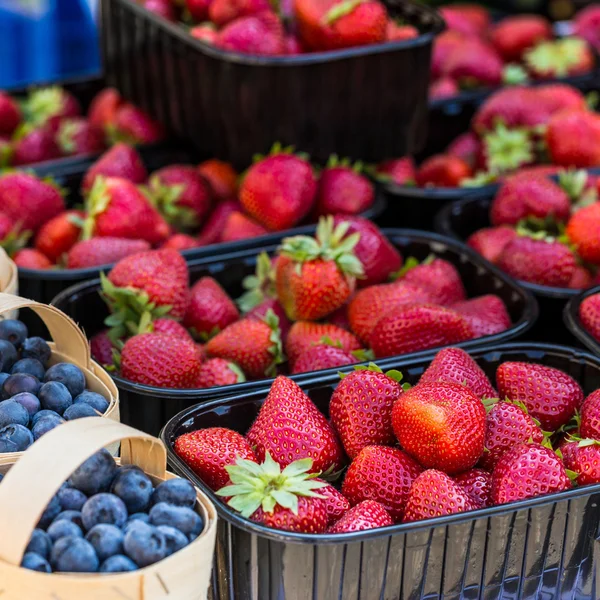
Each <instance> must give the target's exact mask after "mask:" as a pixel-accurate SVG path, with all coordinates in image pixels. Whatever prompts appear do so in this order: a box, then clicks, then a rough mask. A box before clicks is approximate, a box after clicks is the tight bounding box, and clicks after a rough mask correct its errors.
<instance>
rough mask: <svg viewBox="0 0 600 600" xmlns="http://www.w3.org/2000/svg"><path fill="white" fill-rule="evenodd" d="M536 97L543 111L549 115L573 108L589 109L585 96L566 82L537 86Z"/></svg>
mask: <svg viewBox="0 0 600 600" xmlns="http://www.w3.org/2000/svg"><path fill="white" fill-rule="evenodd" d="M534 94H535V97H536V100H537V102H538V103H539V105H541V107H542V109H543V111H544V112H545V113H547V114H548V115H554V114H555V113H557V112H560V111H563V110H567V109H573V110H583V111H587V110H588V105H587V101H586V99H585V96H584V95H583V94H582V93H581V92H580V91H579V90H578V89H577V88H574V87H573V86H570V85H567V84H565V83H551V84H547V85H542V86H540V87H538V88H535V91H534Z"/></svg>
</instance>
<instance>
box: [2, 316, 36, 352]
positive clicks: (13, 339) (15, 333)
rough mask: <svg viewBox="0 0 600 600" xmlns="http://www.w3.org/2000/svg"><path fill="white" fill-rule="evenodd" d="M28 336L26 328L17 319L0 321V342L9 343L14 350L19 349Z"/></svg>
mask: <svg viewBox="0 0 600 600" xmlns="http://www.w3.org/2000/svg"><path fill="white" fill-rule="evenodd" d="M28 335H29V333H28V331H27V326H26V325H25V323H23V321H18V320H17V319H5V320H4V321H0V340H6V341H7V342H10V343H11V344H12V345H13V346H14V347H15V348H17V349H18V348H20V347H21V346H22V345H23V342H24V341H25V339H26V338H27V336H28Z"/></svg>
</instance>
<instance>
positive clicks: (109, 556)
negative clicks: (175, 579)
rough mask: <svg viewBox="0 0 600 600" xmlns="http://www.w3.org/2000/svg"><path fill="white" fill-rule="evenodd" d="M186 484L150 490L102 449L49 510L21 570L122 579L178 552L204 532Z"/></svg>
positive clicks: (144, 479)
mask: <svg viewBox="0 0 600 600" xmlns="http://www.w3.org/2000/svg"><path fill="white" fill-rule="evenodd" d="M195 505H196V491H195V489H194V487H193V486H192V484H191V483H190V482H189V481H186V480H185V479H169V480H167V481H165V482H163V483H160V484H159V485H157V486H156V487H154V486H153V484H152V481H151V479H150V478H149V477H148V476H147V475H146V474H145V473H144V472H143V471H142V470H141V469H140V468H139V467H136V466H132V465H127V466H122V467H119V466H117V464H116V463H115V461H114V459H113V457H112V456H111V455H110V453H109V452H107V451H106V450H101V451H100V452H97V453H96V454H94V455H93V456H91V457H90V458H89V459H88V460H86V461H85V462H84V463H83V464H82V465H81V466H80V467H79V468H78V469H77V470H76V471H75V472H74V473H73V474H72V475H71V477H70V478H69V480H68V481H66V482H65V483H64V484H63V485H62V487H61V488H60V489H59V491H58V492H57V493H56V495H55V496H54V497H53V498H52V500H51V501H50V503H49V504H48V506H47V507H46V509H45V511H44V513H43V515H42V517H41V518H40V520H39V523H38V525H37V528H36V529H34V531H33V534H32V536H31V539H30V540H29V544H28V545H27V548H26V550H25V554H24V556H23V560H22V563H21V566H22V567H25V568H26V569H31V570H34V571H40V572H43V573H52V572H68V573H96V572H100V573H121V572H125V571H135V570H137V569H140V568H143V567H147V566H148V565H151V564H154V563H156V562H158V561H159V560H162V559H163V558H166V557H167V556H170V555H171V554H173V553H175V552H177V551H178V550H181V549H182V548H184V547H185V546H187V545H188V544H189V543H190V542H192V541H193V540H195V539H196V538H197V537H198V536H199V535H200V533H201V532H202V530H203V529H204V521H203V519H202V517H201V516H200V515H199V514H198V513H197V512H196V511H195V510H194V507H195Z"/></svg>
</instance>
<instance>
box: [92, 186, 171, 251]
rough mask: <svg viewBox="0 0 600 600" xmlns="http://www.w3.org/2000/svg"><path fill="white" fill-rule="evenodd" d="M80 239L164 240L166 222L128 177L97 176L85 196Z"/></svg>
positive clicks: (159, 241)
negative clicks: (85, 213)
mask: <svg viewBox="0 0 600 600" xmlns="http://www.w3.org/2000/svg"><path fill="white" fill-rule="evenodd" d="M85 208H86V212H87V217H86V219H85V222H84V224H83V238H84V239H89V238H91V237H92V236H94V237H120V238H128V239H132V240H139V239H142V240H145V241H147V242H149V243H150V244H155V245H156V244H160V243H161V242H164V241H165V240H166V239H167V238H168V237H169V234H170V232H171V230H170V227H169V225H168V224H167V222H166V221H165V220H164V219H163V217H162V216H161V215H160V213H159V212H158V211H157V210H156V208H154V206H152V204H151V203H150V201H149V200H148V199H147V198H146V197H145V196H144V194H142V192H141V191H140V190H139V189H138V188H137V187H136V186H135V185H134V184H133V183H132V182H131V181H128V180H127V179H121V178H120V177H103V176H100V177H97V178H96V180H95V182H94V187H93V188H92V189H91V190H90V194H89V196H88V197H87V198H86V202H85Z"/></svg>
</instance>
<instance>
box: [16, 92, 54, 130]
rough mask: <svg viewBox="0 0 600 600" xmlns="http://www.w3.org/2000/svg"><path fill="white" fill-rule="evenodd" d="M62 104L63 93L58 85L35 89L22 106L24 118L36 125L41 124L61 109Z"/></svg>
mask: <svg viewBox="0 0 600 600" xmlns="http://www.w3.org/2000/svg"><path fill="white" fill-rule="evenodd" d="M63 104H64V95H63V91H62V89H61V88H60V87H58V86H51V87H46V88H41V89H39V90H35V91H34V92H32V93H31V94H30V95H29V98H27V100H25V102H24V104H23V106H22V108H23V113H24V115H25V120H26V121H27V122H29V123H31V124H33V125H34V126H36V127H38V126H40V125H43V124H44V123H46V121H48V119H50V118H51V117H53V116H54V115H56V114H58V113H59V112H60V111H61V110H62V109H63Z"/></svg>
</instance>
